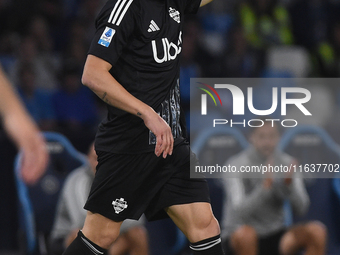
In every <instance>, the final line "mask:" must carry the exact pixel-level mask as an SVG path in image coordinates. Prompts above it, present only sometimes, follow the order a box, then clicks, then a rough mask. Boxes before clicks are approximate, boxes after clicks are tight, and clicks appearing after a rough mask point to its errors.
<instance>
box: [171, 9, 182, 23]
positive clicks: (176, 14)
mask: <svg viewBox="0 0 340 255" xmlns="http://www.w3.org/2000/svg"><path fill="white" fill-rule="evenodd" d="M169 15H170V17H171V18H173V19H174V21H176V22H177V23H181V18H180V13H179V11H177V10H176V9H175V8H172V7H170V8H169Z"/></svg>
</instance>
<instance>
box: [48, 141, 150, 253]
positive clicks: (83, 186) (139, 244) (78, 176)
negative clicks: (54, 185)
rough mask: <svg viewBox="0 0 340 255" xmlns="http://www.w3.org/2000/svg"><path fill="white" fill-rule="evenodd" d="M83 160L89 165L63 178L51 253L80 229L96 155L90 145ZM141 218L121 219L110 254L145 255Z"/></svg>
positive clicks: (142, 220) (62, 247)
mask: <svg viewBox="0 0 340 255" xmlns="http://www.w3.org/2000/svg"><path fill="white" fill-rule="evenodd" d="M87 158H88V162H89V164H88V165H87V166H85V167H80V168H77V169H75V170H74V171H73V172H72V173H71V174H70V175H69V176H68V177H67V179H66V182H65V185H64V187H63V190H62V192H61V197H60V199H59V202H58V209H57V214H56V220H55V223H54V226H53V230H52V234H51V247H50V248H51V252H52V254H53V255H61V254H62V253H63V251H64V250H65V249H66V247H67V246H68V245H70V243H71V242H72V241H73V240H74V239H75V238H76V236H77V233H78V232H79V230H80V229H81V228H82V227H83V224H84V221H85V217H86V213H87V211H86V210H85V209H84V208H83V206H84V204H85V202H86V199H87V196H88V193H89V192H90V188H91V183H92V181H93V178H94V174H95V172H96V166H97V154H96V152H95V150H94V145H93V144H91V146H90V148H89V150H88V153H87ZM143 225H144V218H141V219H140V220H138V221H135V220H125V221H124V222H123V224H122V227H121V234H120V237H118V239H117V240H116V241H115V242H114V243H113V245H112V246H111V248H110V249H109V252H108V254H110V255H124V254H127V253H129V254H133V255H147V254H149V252H148V250H149V248H148V240H147V233H146V230H145V228H144V226H143Z"/></svg>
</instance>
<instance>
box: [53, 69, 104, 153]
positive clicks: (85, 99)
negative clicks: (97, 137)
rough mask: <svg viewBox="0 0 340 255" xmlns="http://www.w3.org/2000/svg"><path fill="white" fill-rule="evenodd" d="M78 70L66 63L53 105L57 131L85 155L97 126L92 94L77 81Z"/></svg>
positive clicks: (95, 108)
mask: <svg viewBox="0 0 340 255" xmlns="http://www.w3.org/2000/svg"><path fill="white" fill-rule="evenodd" d="M80 77H81V69H79V66H77V65H76V64H74V63H65V64H64V70H63V72H62V76H61V84H60V88H59V89H58V90H57V91H56V93H55V94H54V95H53V105H54V110H55V114H56V119H57V122H58V126H59V128H60V131H61V132H62V133H64V134H65V135H66V136H67V137H68V138H69V139H70V140H71V142H72V143H73V144H74V146H75V147H76V148H77V149H78V150H80V151H82V152H84V150H85V151H86V148H87V147H88V145H89V144H90V143H91V141H92V140H93V139H94V134H95V129H96V127H97V125H98V112H97V107H96V103H95V99H94V97H95V95H94V94H93V93H92V91H90V90H89V89H88V88H87V87H85V86H82V84H81V82H80Z"/></svg>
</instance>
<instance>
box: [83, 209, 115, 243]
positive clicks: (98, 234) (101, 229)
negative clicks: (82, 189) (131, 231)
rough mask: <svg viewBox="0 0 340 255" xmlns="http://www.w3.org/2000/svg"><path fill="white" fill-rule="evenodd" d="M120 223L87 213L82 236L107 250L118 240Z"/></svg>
mask: <svg viewBox="0 0 340 255" xmlns="http://www.w3.org/2000/svg"><path fill="white" fill-rule="evenodd" d="M120 225H121V222H114V221H112V220H110V219H108V218H105V217H104V216H101V215H99V214H92V213H88V215H87V217H86V219H85V223H84V227H83V229H82V232H83V234H84V235H85V236H86V237H87V238H88V239H90V240H91V241H92V242H94V243H95V244H97V245H99V246H100V247H102V248H104V249H108V248H109V247H110V246H111V244H112V243H113V242H114V241H115V240H116V239H117V238H118V236H119V232H120Z"/></svg>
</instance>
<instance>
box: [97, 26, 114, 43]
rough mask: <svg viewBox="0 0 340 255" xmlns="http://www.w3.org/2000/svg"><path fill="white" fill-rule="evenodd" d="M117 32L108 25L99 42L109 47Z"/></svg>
mask: <svg viewBox="0 0 340 255" xmlns="http://www.w3.org/2000/svg"><path fill="white" fill-rule="evenodd" d="M115 33H116V30H114V29H113V28H110V27H106V28H105V30H104V32H103V34H102V36H101V37H100V39H99V41H98V44H100V45H103V46H105V47H109V45H110V43H111V40H112V38H113V36H114V34H115Z"/></svg>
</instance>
